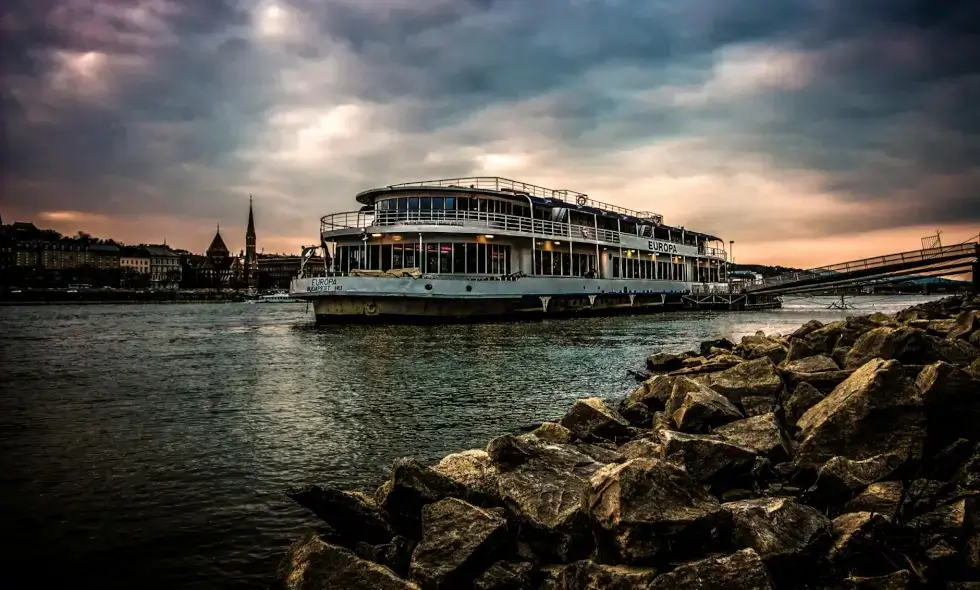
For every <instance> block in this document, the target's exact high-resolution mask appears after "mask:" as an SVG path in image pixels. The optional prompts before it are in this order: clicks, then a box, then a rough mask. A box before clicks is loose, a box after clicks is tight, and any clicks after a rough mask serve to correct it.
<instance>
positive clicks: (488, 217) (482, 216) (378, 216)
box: [320, 209, 726, 260]
mask: <svg viewBox="0 0 980 590" xmlns="http://www.w3.org/2000/svg"><path fill="white" fill-rule="evenodd" d="M394 225H405V226H412V225H429V226H433V225H436V226H458V227H469V228H480V230H481V232H484V233H492V232H494V231H512V232H519V233H523V234H530V235H535V236H541V237H547V238H553V239H567V240H569V241H572V240H575V241H585V242H588V243H590V244H594V243H596V242H599V243H601V244H606V245H610V246H619V245H620V244H621V243H622V237H623V236H629V237H633V238H640V237H642V238H644V239H648V236H638V235H636V234H630V233H625V232H618V231H615V230H609V229H602V228H596V227H595V226H588V225H578V224H569V223H563V222H558V221H551V220H548V219H531V218H530V217H523V216H519V215H505V214H502V213H489V212H485V211H467V210H453V209H450V210H440V209H433V210H419V211H350V212H346V213H334V214H331V215H325V216H323V217H322V218H321V219H320V233H321V234H324V233H325V232H333V231H339V230H347V229H356V230H361V231H364V230H366V229H367V228H369V227H383V226H394ZM406 231H411V230H409V229H408V228H406ZM688 245H691V244H688ZM698 253H699V254H700V255H701V256H709V257H712V258H720V259H722V260H725V258H726V253H725V251H724V250H722V249H719V248H708V247H701V248H700V249H699V252H698Z"/></svg>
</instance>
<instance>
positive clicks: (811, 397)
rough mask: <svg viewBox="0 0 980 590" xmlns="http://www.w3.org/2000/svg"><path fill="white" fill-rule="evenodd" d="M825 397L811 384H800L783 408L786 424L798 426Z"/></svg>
mask: <svg viewBox="0 0 980 590" xmlns="http://www.w3.org/2000/svg"><path fill="white" fill-rule="evenodd" d="M824 397H825V396H824V394H822V393H820V390H819V389H817V388H816V387H814V386H812V385H810V384H809V383H805V382H803V383H800V384H798V385H797V386H796V389H794V390H793V393H792V394H790V396H789V399H787V400H786V403H785V404H784V406H783V412H784V415H785V416H786V422H787V423H789V424H796V422H797V421H798V420H799V419H800V417H801V416H803V414H805V413H806V411H807V410H809V409H810V408H812V407H813V406H815V405H817V404H818V403H820V401H821V400H823V398H824Z"/></svg>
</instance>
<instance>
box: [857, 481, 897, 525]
mask: <svg viewBox="0 0 980 590" xmlns="http://www.w3.org/2000/svg"><path fill="white" fill-rule="evenodd" d="M903 491H904V486H902V482H900V481H881V482H878V483H873V484H871V485H869V486H868V487H866V488H865V489H864V491H862V492H861V493H860V494H858V495H857V496H855V497H854V499H852V500H851V501H850V502H848V503H847V505H845V506H844V510H843V512H845V513H846V512H871V513H874V514H881V515H883V516H885V517H886V518H888V519H892V518H894V517H895V513H896V512H897V511H898V507H899V504H901V502H902V492H903Z"/></svg>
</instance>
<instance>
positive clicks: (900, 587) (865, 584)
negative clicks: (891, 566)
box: [844, 570, 912, 590]
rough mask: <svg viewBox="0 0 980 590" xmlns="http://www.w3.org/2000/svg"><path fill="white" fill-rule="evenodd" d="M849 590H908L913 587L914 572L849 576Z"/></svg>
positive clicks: (847, 580)
mask: <svg viewBox="0 0 980 590" xmlns="http://www.w3.org/2000/svg"><path fill="white" fill-rule="evenodd" d="M844 582H845V587H846V588H847V590H907V589H908V588H911V587H912V572H910V571H909V570H898V571H897V572H892V573H890V574H885V575H883V576H848V577H847V579H846V580H844Z"/></svg>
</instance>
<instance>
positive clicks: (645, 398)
mask: <svg viewBox="0 0 980 590" xmlns="http://www.w3.org/2000/svg"><path fill="white" fill-rule="evenodd" d="M676 380H677V378H676V377H672V376H670V375H656V376H654V377H651V378H650V379H647V380H646V381H644V382H643V385H641V386H640V387H638V388H637V389H636V390H634V391H633V392H632V393H631V394H629V396H628V397H627V398H626V402H625V403H641V404H644V405H646V407H648V408H650V411H651V412H656V411H659V410H663V409H664V407H665V406H666V405H667V400H669V399H670V394H671V392H672V391H673V390H674V381H676Z"/></svg>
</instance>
